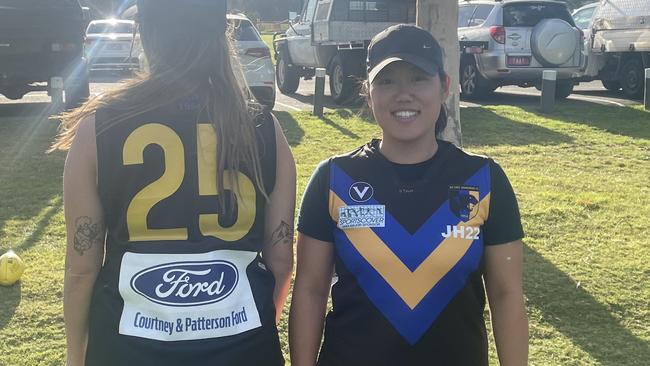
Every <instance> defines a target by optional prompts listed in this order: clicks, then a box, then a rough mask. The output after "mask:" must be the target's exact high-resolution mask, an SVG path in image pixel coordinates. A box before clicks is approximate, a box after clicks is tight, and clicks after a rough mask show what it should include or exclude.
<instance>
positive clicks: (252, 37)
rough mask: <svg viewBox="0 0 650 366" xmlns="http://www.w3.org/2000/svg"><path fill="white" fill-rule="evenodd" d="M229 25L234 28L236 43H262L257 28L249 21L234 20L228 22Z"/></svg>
mask: <svg viewBox="0 0 650 366" xmlns="http://www.w3.org/2000/svg"><path fill="white" fill-rule="evenodd" d="M228 23H230V26H231V27H233V28H234V36H235V41H261V38H260V36H259V34H258V33H257V31H256V30H255V27H253V24H251V22H249V21H248V20H239V19H233V20H228Z"/></svg>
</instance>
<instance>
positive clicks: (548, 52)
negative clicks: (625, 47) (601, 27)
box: [458, 0, 585, 99]
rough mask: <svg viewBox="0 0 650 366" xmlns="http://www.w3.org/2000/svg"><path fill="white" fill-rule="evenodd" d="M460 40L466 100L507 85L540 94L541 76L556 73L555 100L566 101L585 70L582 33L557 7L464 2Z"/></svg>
mask: <svg viewBox="0 0 650 366" xmlns="http://www.w3.org/2000/svg"><path fill="white" fill-rule="evenodd" d="M458 35H459V39H460V41H461V51H462V52H463V53H462V55H461V71H460V74H461V75H460V81H461V92H462V96H463V97H464V98H466V99H476V98H480V97H483V96H485V95H486V94H489V93H491V92H492V91H494V90H495V89H496V88H498V87H500V86H505V85H518V86H522V87H531V86H534V87H537V88H539V87H540V85H541V81H542V73H543V72H544V70H555V71H557V78H558V83H557V89H556V97H558V98H566V97H567V96H569V95H570V94H571V92H572V91H573V86H574V84H575V81H574V80H573V79H575V78H577V77H579V75H580V71H581V69H582V68H583V67H584V65H585V56H584V54H583V52H582V50H583V48H584V45H583V42H582V37H583V35H582V31H581V30H580V29H578V28H577V27H576V26H575V23H574V21H573V18H572V17H571V14H570V13H569V10H568V9H567V7H566V5H565V4H564V3H562V2H558V1H548V0H537V1H524V0H504V1H500V2H495V1H488V0H466V1H462V2H460V3H459V17H458Z"/></svg>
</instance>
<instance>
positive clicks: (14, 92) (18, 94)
mask: <svg viewBox="0 0 650 366" xmlns="http://www.w3.org/2000/svg"><path fill="white" fill-rule="evenodd" d="M0 94H2V95H4V96H5V97H7V99H11V100H18V99H22V97H23V96H25V94H27V93H25V91H23V90H22V89H8V90H5V91H3V92H2V93H0Z"/></svg>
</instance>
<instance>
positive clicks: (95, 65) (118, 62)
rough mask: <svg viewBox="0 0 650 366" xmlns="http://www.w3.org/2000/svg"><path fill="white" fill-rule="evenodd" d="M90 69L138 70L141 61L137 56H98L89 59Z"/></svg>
mask: <svg viewBox="0 0 650 366" xmlns="http://www.w3.org/2000/svg"><path fill="white" fill-rule="evenodd" d="M88 66H89V69H90V70H138V69H139V68H140V61H139V60H138V58H137V57H131V58H128V57H127V58H124V57H97V58H92V59H90V60H88Z"/></svg>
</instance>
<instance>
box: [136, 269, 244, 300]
mask: <svg viewBox="0 0 650 366" xmlns="http://www.w3.org/2000/svg"><path fill="white" fill-rule="evenodd" d="M238 281H239V272H238V271H237V267H235V265H234V264H232V263H230V262H227V261H222V260H212V261H201V262H177V263H167V264H161V265H158V266H155V267H151V268H147V269H144V270H142V271H140V272H138V273H136V275H135V276H133V278H132V279H131V288H132V289H133V290H134V291H135V292H137V293H138V294H140V295H142V296H144V297H145V298H147V299H148V300H150V301H153V302H155V303H157V304H162V305H169V306H196V305H206V304H212V303H215V302H219V301H221V300H223V299H225V298H226V297H228V295H230V294H231V293H232V292H233V290H234V289H235V287H237V282H238Z"/></svg>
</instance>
